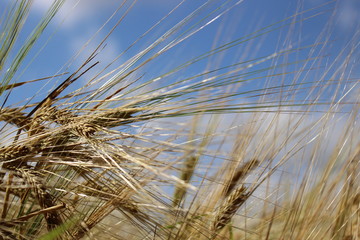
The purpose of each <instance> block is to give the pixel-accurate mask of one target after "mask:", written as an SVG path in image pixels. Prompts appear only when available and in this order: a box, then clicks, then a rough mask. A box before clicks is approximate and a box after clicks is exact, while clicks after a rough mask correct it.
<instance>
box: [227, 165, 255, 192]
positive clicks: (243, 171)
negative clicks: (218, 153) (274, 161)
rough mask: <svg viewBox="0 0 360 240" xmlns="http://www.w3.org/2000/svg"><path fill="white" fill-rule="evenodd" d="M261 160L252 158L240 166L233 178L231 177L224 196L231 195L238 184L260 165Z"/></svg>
mask: <svg viewBox="0 0 360 240" xmlns="http://www.w3.org/2000/svg"><path fill="white" fill-rule="evenodd" d="M259 164H260V161H259V160H257V159H253V160H250V161H248V162H246V163H244V164H243V165H242V166H240V167H239V168H238V169H237V170H236V171H235V174H234V175H233V177H232V178H230V179H229V181H228V182H229V183H228V187H227V188H226V190H225V192H224V196H226V197H227V196H229V194H231V192H232V191H233V190H234V188H235V186H236V185H237V184H239V183H240V184H241V181H242V180H244V179H245V178H246V177H247V176H248V175H249V174H250V173H251V171H253V170H254V169H255V168H256V167H258V166H259Z"/></svg>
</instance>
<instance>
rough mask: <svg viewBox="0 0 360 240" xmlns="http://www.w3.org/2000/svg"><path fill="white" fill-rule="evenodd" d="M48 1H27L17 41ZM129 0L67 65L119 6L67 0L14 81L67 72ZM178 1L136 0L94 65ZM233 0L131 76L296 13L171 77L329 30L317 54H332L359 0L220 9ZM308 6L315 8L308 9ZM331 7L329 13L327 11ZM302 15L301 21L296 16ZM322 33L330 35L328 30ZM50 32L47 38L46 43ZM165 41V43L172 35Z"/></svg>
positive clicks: (159, 69)
mask: <svg viewBox="0 0 360 240" xmlns="http://www.w3.org/2000/svg"><path fill="white" fill-rule="evenodd" d="M51 2H52V1H48V0H35V1H34V4H33V8H32V12H31V14H30V19H29V20H30V21H28V23H27V24H26V26H25V28H24V33H23V35H22V38H21V39H22V40H24V39H25V38H26V36H27V33H29V32H30V31H31V29H32V28H33V27H34V26H35V25H36V23H37V21H38V20H39V17H40V16H41V15H42V14H43V13H44V12H45V11H46V10H47V8H48V7H49V5H50V3H51ZM133 2H134V1H129V2H128V3H125V5H124V8H123V9H124V10H121V11H120V14H118V15H116V16H115V17H114V19H113V20H111V21H110V23H109V24H108V25H107V26H106V27H105V28H104V30H103V31H102V32H100V33H99V34H98V35H97V36H96V37H95V38H94V40H93V41H92V42H90V43H89V45H88V47H87V48H86V49H85V50H84V51H83V52H82V53H81V55H80V56H79V57H78V59H76V60H75V61H74V62H73V63H72V64H71V66H70V67H68V65H65V64H66V63H67V61H68V60H69V59H70V58H71V57H73V56H74V55H75V54H76V53H77V52H78V51H79V50H80V49H81V47H82V46H83V45H84V44H85V43H86V42H87V41H88V40H89V39H90V38H91V37H92V36H93V35H94V34H95V33H96V31H97V30H98V29H99V27H100V26H102V24H104V22H105V21H106V20H107V19H108V17H109V16H110V15H111V14H112V13H113V12H114V10H115V9H116V8H117V7H118V6H120V4H121V3H122V1H116V0H105V1H98V0H86V1H84V0H82V1H66V3H65V4H64V6H63V9H62V10H61V11H60V12H59V14H58V16H57V17H56V18H55V21H53V23H52V24H51V25H50V27H49V28H48V29H47V31H46V32H45V33H44V35H43V37H42V38H41V39H40V40H39V41H38V42H37V44H36V45H35V48H34V49H33V51H32V52H31V54H30V56H29V57H28V61H29V60H30V59H31V56H34V55H36V54H37V52H38V51H39V49H40V48H41V47H44V48H43V49H42V50H41V52H40V53H39V55H38V56H37V57H36V59H35V60H34V61H33V63H32V64H31V67H29V68H28V69H27V70H26V71H25V72H24V73H23V74H22V75H21V76H19V78H18V81H26V80H30V79H36V78H41V77H45V76H51V75H54V74H56V73H59V72H63V71H65V70H67V71H70V72H71V71H73V70H75V69H76V68H77V67H78V66H79V65H80V64H81V63H82V61H83V60H84V59H85V58H86V57H87V56H88V54H89V53H90V52H91V51H92V49H94V48H95V47H96V46H97V44H98V43H99V42H100V41H101V39H102V37H104V36H105V35H106V33H107V32H108V31H109V29H111V27H112V26H113V24H114V23H115V22H116V20H117V19H119V17H121V16H122V14H123V13H124V12H125V9H126V8H127V7H129V6H130V5H131V4H132V3H133ZM180 2H182V1H180V0H172V1H168V0H147V1H137V2H136V3H135V4H134V6H133V8H132V9H131V11H130V12H129V13H128V14H127V15H126V16H125V18H124V20H123V21H122V22H121V24H120V25H119V26H118V28H117V29H116V30H115V31H114V33H113V34H112V35H111V36H110V37H109V38H108V39H107V41H106V47H105V48H104V50H102V52H101V53H100V54H99V56H98V57H97V60H99V61H100V64H99V66H98V70H100V69H101V68H103V67H105V66H106V65H107V64H108V63H110V62H111V61H112V60H113V59H115V58H116V57H117V56H118V55H120V54H121V53H122V52H123V51H124V50H125V49H126V48H127V47H128V46H129V45H130V44H131V43H133V42H134V41H135V40H137V39H138V38H139V37H140V36H141V35H142V34H143V33H144V32H146V31H147V30H148V29H149V28H151V27H152V26H153V25H154V24H155V23H156V22H157V21H159V20H160V19H161V18H162V17H164V16H166V14H167V13H169V11H171V10H172V9H173V8H174V7H175V6H176V5H177V4H179V3H180ZM205 2H206V1H184V3H183V4H182V5H181V6H180V7H179V8H177V9H176V10H175V11H174V12H173V13H172V14H171V15H170V16H169V17H168V18H167V19H166V21H164V22H162V23H161V24H159V25H158V26H157V27H156V28H154V29H153V31H152V32H150V33H149V34H148V35H146V36H145V37H143V38H142V39H141V40H140V41H139V42H138V43H137V44H136V45H135V46H134V47H133V48H132V49H130V50H129V51H127V52H126V53H125V54H123V55H122V56H121V57H120V58H119V60H118V61H117V62H116V63H114V64H113V65H112V67H110V68H109V70H111V69H114V68H116V67H117V66H119V65H121V64H122V63H124V62H125V61H127V60H128V59H129V58H131V57H133V56H134V55H135V54H137V53H138V52H140V51H141V50H143V49H145V48H146V47H147V46H149V44H151V43H152V42H153V41H154V40H155V39H157V38H158V37H159V36H161V35H162V34H163V33H164V32H165V31H167V30H168V29H170V28H171V27H172V26H174V25H175V24H176V23H178V22H179V21H181V20H182V19H183V18H185V17H186V16H187V15H188V14H190V13H191V12H192V11H194V10H195V9H196V8H197V7H199V6H200V5H202V4H204V3H205ZM210 2H213V5H211V4H210V7H209V8H205V10H204V11H203V12H202V13H200V14H199V15H198V16H197V17H196V18H194V19H193V20H192V21H191V22H190V23H189V24H188V25H187V27H190V26H191V25H192V24H195V23H196V22H197V21H198V20H201V18H202V17H204V16H206V14H208V13H210V12H211V11H212V10H215V9H216V7H217V6H219V5H220V4H219V1H210ZM224 2H225V1H224ZM237 2H239V4H238V5H236V6H234V7H232V8H231V9H229V11H226V10H225V9H226V8H224V10H225V11H226V13H224V14H223V15H221V16H220V17H219V18H218V19H216V20H214V21H213V22H212V23H211V24H209V25H207V26H206V27H204V28H203V29H201V31H198V32H197V33H196V34H194V35H192V36H191V37H189V38H188V39H186V40H185V41H183V42H181V43H179V44H178V45H176V46H175V47H173V48H172V49H171V50H169V51H168V52H167V53H165V54H163V55H162V56H160V57H159V58H157V59H155V60H153V61H152V62H151V63H150V64H147V66H145V67H144V68H142V69H141V71H139V72H138V75H139V76H140V75H141V74H145V76H144V79H152V78H155V77H157V76H159V75H161V74H163V73H165V72H167V71H169V70H171V69H173V68H175V67H176V66H178V65H180V64H182V63H183V62H186V61H187V60H189V59H192V58H194V57H196V56H199V55H201V54H202V53H204V52H207V51H209V50H211V49H213V48H215V47H216V46H221V45H222V44H225V43H227V42H230V41H232V40H234V39H238V38H241V37H243V36H245V35H247V34H250V33H252V32H255V31H257V30H259V29H261V28H263V27H266V26H268V25H270V24H273V23H276V22H277V21H280V20H282V19H285V18H286V17H289V16H291V15H293V14H295V13H296V12H301V11H306V12H305V13H304V14H302V15H300V16H299V17H298V18H297V20H300V21H299V22H298V23H296V24H294V25H291V26H289V25H287V26H284V27H282V28H280V29H278V30H275V31H273V32H271V33H268V34H264V35H262V36H259V37H257V38H255V39H252V40H249V41H247V42H246V43H244V44H241V45H237V46H236V47H234V48H231V49H229V50H228V51H224V52H222V53H221V54H218V55H215V56H211V57H209V58H207V59H206V60H205V61H202V62H201V63H197V64H193V65H192V66H190V67H188V68H187V69H186V71H183V72H181V73H179V74H177V75H176V76H175V78H174V79H172V80H171V81H176V80H179V79H182V78H184V77H185V76H191V75H194V74H197V73H199V72H201V71H205V70H206V69H214V68H217V67H222V66H227V65H230V64H233V63H236V62H239V61H241V60H242V61H245V60H248V59H252V58H256V57H261V56H266V55H269V54H272V53H274V52H277V51H280V50H281V49H286V48H289V47H290V45H291V47H301V46H307V45H309V44H313V43H315V42H317V41H322V40H323V39H325V38H326V37H328V36H329V39H328V40H334V42H332V43H331V44H327V50H326V51H323V52H322V54H329V55H330V59H331V58H333V59H334V58H335V57H336V56H337V54H338V52H339V51H340V50H341V49H342V48H343V46H344V44H346V43H347V41H349V39H351V37H352V36H353V34H354V33H355V32H356V29H357V27H358V26H359V23H360V3H359V1H356V0H341V1H337V2H328V1H324V0H302V1H286V0H276V1H268V0H252V1H247V0H245V1H235V0H232V1H229V4H228V5H227V7H230V6H231V5H233V4H235V3H237ZM312 8H316V9H315V10H311V11H307V10H309V9H312ZM335 8H336V11H335V12H334V9H335ZM220 12H221V11H220ZM220 12H219V13H220ZM314 14H316V16H314V17H311V18H310V19H305V18H307V17H310V16H313V15H314ZM215 16H217V15H216V14H213V15H211V17H210V18H208V19H212V18H214V17H215ZM301 19H305V20H304V21H302V20H301ZM205 22H206V21H205ZM328 25H330V27H329V28H328V29H329V30H328V29H327V28H326V26H328ZM199 26H201V25H198V27H199ZM326 31H330V32H326ZM322 32H325V33H326V34H325V37H324V36H320V37H319V35H321V33H322ZM180 33H181V31H180ZM328 33H331V35H330V34H328ZM50 36H51V39H50V40H49V41H48V39H49V37H50ZM169 41H171V38H170V40H169ZM45 43H46V44H45ZM18 44H19V46H20V45H21V41H19V42H18ZM160 49H161V47H159V48H157V49H155V50H154V53H155V52H156V51H158V50H160ZM314 49H315V51H318V50H319V48H314ZM309 51H310V49H306V50H305V51H298V52H297V53H296V55H294V56H289V58H290V59H295V58H303V59H304V58H306V57H307V56H309V55H308V54H309ZM283 61H284V60H283ZM270 62H271V61H269V64H270ZM25 65H26V64H25ZM266 66H267V65H266V64H265V65H260V66H259V67H260V68H261V67H263V68H264V67H266ZM291 68H292V67H291V66H289V67H288V69H291ZM254 69H256V68H254ZM95 71H96V70H95ZM134 77H136V76H134ZM87 80H88V78H87V76H85V77H84V78H83V79H82V82H79V83H78V84H79V85H81V84H83V83H85V82H86V81H87ZM259 84H260V85H261V84H263V83H260V82H259ZM41 85H42V83H34V84H33V85H32V86H34V89H38V88H40V86H41ZM79 85H78V86H79ZM27 93H28V97H31V96H32V95H33V92H31V91H25V94H27ZM13 98H14V99H13V100H14V101H15V99H16V96H13Z"/></svg>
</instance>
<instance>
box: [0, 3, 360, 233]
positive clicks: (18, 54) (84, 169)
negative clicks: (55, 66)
mask: <svg viewBox="0 0 360 240" xmlns="http://www.w3.org/2000/svg"><path fill="white" fill-rule="evenodd" d="M184 2H186V1H179V4H178V5H176V6H175V7H174V9H173V10H171V11H170V12H169V13H168V14H167V15H165V16H164V17H162V18H161V19H160V20H159V22H157V23H156V24H155V25H154V26H152V27H151V28H150V29H149V30H148V31H146V32H145V33H143V35H141V36H139V38H138V39H137V40H135V41H134V43H133V44H131V45H130V46H129V48H128V49H131V48H132V49H133V47H134V46H136V44H137V41H139V40H141V39H142V38H146V37H147V36H152V37H153V36H154V35H155V36H156V37H158V38H157V39H155V40H152V41H153V42H152V43H151V44H149V45H147V46H146V47H144V48H141V47H140V46H139V47H138V48H137V49H138V51H137V52H135V53H134V55H133V56H132V57H129V59H127V60H126V61H124V63H122V64H119V65H117V66H115V67H114V69H113V70H109V69H110V68H109V67H108V66H106V67H100V64H99V62H97V61H98V59H97V58H98V54H99V53H100V52H101V50H102V49H103V47H104V45H105V44H106V42H107V39H108V37H109V36H110V35H111V34H112V33H113V31H114V30H115V29H116V27H118V26H119V25H120V24H121V23H122V22H123V21H125V20H124V19H126V15H127V14H128V12H129V11H130V10H131V9H132V8H133V7H134V6H136V4H142V3H141V1H138V2H137V1H123V2H121V4H119V5H120V7H119V8H118V9H117V10H116V11H115V13H114V14H113V15H112V16H111V17H110V18H111V19H112V20H114V19H115V20H116V21H117V22H116V21H115V23H113V22H114V21H108V22H107V23H106V24H107V25H106V26H108V25H109V24H113V26H111V28H110V30H109V32H108V33H107V34H105V35H104V36H105V37H104V38H103V40H102V41H100V43H99V44H98V46H97V47H96V48H95V49H92V50H93V52H92V53H91V54H90V55H89V56H87V58H86V60H85V61H84V62H83V64H81V66H80V67H79V68H77V69H75V70H73V71H71V72H70V73H65V71H63V70H60V72H59V73H54V76H51V77H46V76H43V77H44V78H42V79H36V80H32V79H25V80H22V81H19V79H24V78H26V74H25V75H24V74H23V69H25V67H26V66H27V65H26V64H25V60H26V59H27V56H28V54H29V53H31V51H30V50H31V49H32V48H33V47H34V46H35V45H36V42H37V41H38V39H39V38H40V36H41V34H42V33H43V32H44V30H45V29H47V27H48V25H49V23H50V22H51V21H52V19H53V18H54V16H55V15H56V13H57V12H58V11H59V9H61V7H62V6H63V4H64V1H62V0H56V1H53V3H52V5H51V6H50V7H49V9H48V11H47V12H46V13H45V14H44V16H43V18H42V19H41V20H40V22H39V24H38V25H37V26H36V27H34V29H33V31H32V32H31V33H28V36H27V37H26V38H25V40H24V38H20V37H19V36H20V35H21V33H22V31H23V26H24V24H25V23H26V21H27V19H28V17H29V14H30V12H31V7H32V4H33V1H5V3H4V4H5V6H6V7H4V8H3V9H1V12H2V15H1V17H0V28H1V33H0V71H1V72H0V73H1V88H0V93H1V101H2V104H1V109H0V121H1V126H0V127H1V130H0V131H1V140H0V144H1V147H0V161H1V162H0V164H1V165H0V166H1V170H0V195H1V198H0V214H1V218H0V239H43V240H45V239H194V240H195V239H284V240H286V239H334V240H335V239H338V240H340V239H342V240H345V239H347V240H350V239H352V240H355V239H360V210H359V208H360V191H359V190H360V185H359V183H358V182H359V160H360V138H359V136H360V135H359V133H360V131H359V130H360V129H359V124H358V122H359V113H358V111H359V96H360V94H359V93H360V92H359V87H358V84H359V79H358V78H356V77H354V76H356V73H358V71H357V70H356V67H357V66H358V65H356V59H357V60H358V58H359V55H358V54H357V53H358V43H359V38H358V36H357V35H356V34H357V33H355V34H354V36H353V38H351V39H350V40H349V42H348V43H347V44H346V45H345V47H344V49H343V50H342V51H339V52H338V53H336V56H335V57H334V56H332V57H333V58H332V60H331V62H330V63H329V60H326V50H325V49H326V47H328V46H329V45H330V44H331V43H333V38H332V37H330V33H331V26H332V25H331V24H329V25H327V26H326V27H324V32H323V33H320V34H319V38H317V39H316V41H314V42H313V43H312V44H310V45H306V46H304V45H301V43H300V45H297V46H295V45H293V44H292V42H291V41H289V42H287V44H285V45H284V46H281V47H278V48H277V49H275V50H274V51H273V52H272V53H270V54H268V55H264V56H261V57H258V56H254V55H251V54H250V55H248V56H247V57H246V59H243V58H241V57H240V58H239V59H237V60H236V62H234V63H230V64H229V63H225V65H221V63H219V62H218V61H215V63H214V64H212V63H213V62H211V61H209V60H210V59H217V58H219V59H221V58H222V57H223V56H222V54H231V53H235V52H236V49H237V48H240V47H241V46H242V45H243V44H249V47H250V48H251V47H253V48H257V47H256V45H252V41H254V40H256V39H262V38H263V37H266V35H268V34H272V33H275V34H278V33H277V31H282V32H284V31H285V30H286V31H288V32H289V33H290V35H291V34H292V33H293V34H296V32H295V30H293V27H294V26H298V25H297V24H303V23H304V22H306V21H309V20H311V19H313V18H316V17H318V15H319V14H320V15H321V13H323V12H327V11H336V4H337V3H336V2H335V3H334V1H331V2H328V3H326V4H323V5H321V6H317V7H315V8H313V9H306V10H297V12H296V13H295V14H293V15H291V16H289V17H288V18H285V19H282V20H281V21H278V22H274V23H271V24H270V25H268V26H265V27H262V28H260V29H259V30H256V31H254V32H252V33H249V34H244V35H243V36H240V37H234V38H233V39H231V40H230V41H229V40H228V41H227V42H226V43H223V44H220V45H217V46H215V45H214V46H213V47H212V48H211V49H210V50H209V51H208V52H204V53H201V54H199V55H198V56H196V57H192V58H191V59H189V60H188V61H185V62H180V63H179V62H176V61H175V60H174V65H173V67H172V68H171V70H169V71H165V72H160V73H159V74H158V75H157V76H155V77H147V76H146V74H145V75H144V73H146V71H147V70H146V69H151V68H152V66H153V65H151V64H153V63H154V64H155V65H154V66H156V64H163V62H161V61H160V62H156V61H155V60H156V59H159V58H161V57H162V56H163V55H166V54H167V53H168V52H170V53H173V52H171V51H170V50H171V49H173V48H175V49H176V47H180V48H181V44H182V43H183V42H185V41H186V40H189V39H190V44H191V38H192V37H193V36H194V35H196V34H198V33H199V32H200V31H206V27H207V26H208V25H210V24H212V23H213V22H216V21H218V19H222V17H224V16H226V14H228V13H230V12H231V11H232V10H233V9H235V8H237V7H239V4H240V3H242V2H243V1H234V0H228V1H210V0H209V1H203V3H202V5H199V6H198V8H196V9H194V10H193V12H191V13H190V14H188V15H187V16H185V17H183V19H182V20H181V21H179V22H178V23H177V24H175V25H174V26H173V27H170V28H168V30H166V31H164V33H163V34H159V36H157V35H156V34H157V33H159V32H161V31H157V33H155V32H156V31H155V32H153V31H152V30H153V29H155V28H156V27H158V26H160V25H161V24H162V23H166V21H168V20H167V19H168V18H170V16H171V14H173V12H176V11H177V9H178V8H181V6H182V4H185V3H184ZM301 2H302V1H299V3H301ZM119 3H120V1H119ZM334 8H335V10H334ZM204 12H205V15H202V14H204ZM219 21H220V20H219ZM104 29H106V28H103V27H102V30H104ZM162 29H163V28H162ZM279 34H280V33H279ZM230 37H231V36H230ZM209 41H211V40H209ZM19 43H20V45H19ZM16 44H18V45H16ZM260 44H262V45H266V44H270V43H267V42H266V41H263V42H262V43H260ZM135 48H136V47H135ZM128 49H126V50H125V51H124V53H126V52H127V51H128ZM244 49H246V48H244ZM242 50H243V49H242ZM242 50H241V51H242ZM184 51H186V50H184ZM304 51H305V52H306V54H305V55H304V54H303V52H304ZM124 53H122V54H123V55H124ZM30 55H31V54H30ZM128 55H129V54H128ZM227 56H229V55H227ZM303 56H305V57H303ZM53 58H54V56H53ZM203 61H209V62H208V63H207V66H206V67H205V69H204V68H202V69H200V68H201V67H199V68H198V70H197V72H194V70H193V69H191V71H188V70H187V69H190V68H191V67H192V66H197V65H196V64H198V63H200V62H203ZM75 63H76V62H75ZM111 64H112V65H111ZM111 64H110V65H111V66H114V64H115V63H111ZM110 65H109V66H110ZM205 65H206V64H205ZM148 66H150V68H146V67H148ZM30 68H31V65H30ZM65 70H66V69H65ZM66 71H67V70H66ZM187 71H188V72H187ZM139 76H140V77H139ZM85 79H87V80H86V81H87V82H85ZM38 81H43V82H44V81H47V84H44V86H45V88H44V90H43V91H42V92H40V93H37V94H36V95H35V96H34V98H31V99H21V97H19V95H18V94H19V92H21V91H22V89H24V87H25V86H29V87H31V85H32V84H35V83H34V82H38ZM75 82H76V86H79V84H78V83H79V82H82V83H84V84H83V85H82V86H80V87H79V88H75V87H74V85H75V84H74V83H75ZM259 82H261V84H260V85H259V84H258V83H259ZM80 85H81V84H80ZM46 86H50V88H49V89H46ZM254 86H255V87H254ZM30 89H31V88H30ZM45 90H46V91H45ZM12 96H17V98H16V99H17V100H16V102H18V103H16V104H15V103H12V102H11V101H10V100H9V99H11V97H12Z"/></svg>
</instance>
